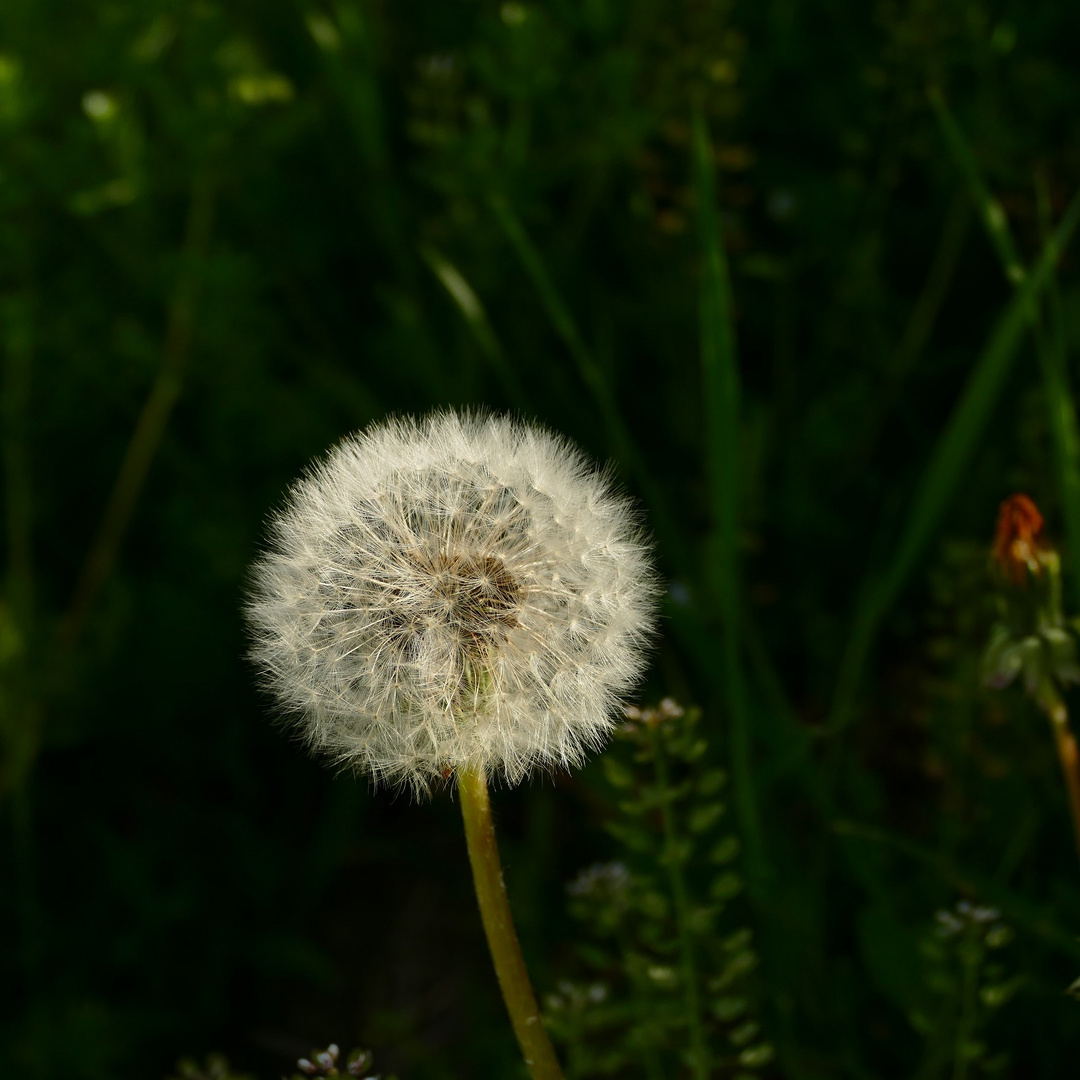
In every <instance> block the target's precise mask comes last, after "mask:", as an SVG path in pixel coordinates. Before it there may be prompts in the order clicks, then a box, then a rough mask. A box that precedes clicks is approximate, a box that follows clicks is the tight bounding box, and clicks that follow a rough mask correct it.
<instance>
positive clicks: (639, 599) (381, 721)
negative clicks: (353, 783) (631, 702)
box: [247, 411, 657, 1077]
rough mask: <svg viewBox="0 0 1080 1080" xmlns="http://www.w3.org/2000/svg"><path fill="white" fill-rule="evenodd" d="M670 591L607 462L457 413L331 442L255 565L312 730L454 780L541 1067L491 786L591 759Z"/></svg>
mask: <svg viewBox="0 0 1080 1080" xmlns="http://www.w3.org/2000/svg"><path fill="white" fill-rule="evenodd" d="M656 596H657V588H656V579H655V575H654V572H653V570H652V567H651V563H650V559H649V550H648V545H647V544H646V542H645V540H644V538H643V536H642V533H641V530H640V528H639V526H638V524H637V522H636V518H635V515H634V513H633V510H632V507H631V504H630V503H629V501H628V500H627V499H625V498H624V497H622V496H620V495H619V494H617V493H616V491H615V490H614V488H613V486H612V484H611V481H610V479H609V477H608V476H607V475H606V474H605V473H604V472H602V471H598V470H597V469H596V468H594V467H593V466H592V465H590V464H589V463H588V462H587V461H586V460H585V459H584V458H583V457H582V455H581V454H580V453H579V452H578V451H577V450H575V449H574V448H573V447H572V446H571V445H570V444H569V443H567V442H566V441H565V440H563V439H561V438H559V437H557V436H555V435H552V434H550V433H549V432H547V431H545V430H543V429H541V428H538V427H534V426H531V425H528V424H523V423H518V422H515V421H513V420H510V419H508V418H505V417H499V416H487V415H474V414H464V415H458V414H456V413H454V412H449V411H447V412H440V413H436V414H434V415H432V416H429V417H427V418H425V419H422V420H419V421H417V420H412V419H404V420H392V421H388V422H386V423H383V424H380V425H378V426H375V427H373V428H371V429H369V430H367V431H365V432H362V433H360V434H357V435H354V436H351V437H350V438H347V439H346V440H344V441H343V442H342V443H340V444H339V445H338V446H337V447H335V448H334V449H333V450H331V451H330V453H329V454H328V456H327V457H326V458H325V459H324V460H323V461H321V462H319V463H317V464H315V465H314V466H313V467H312V468H311V469H310V470H309V472H308V473H307V474H306V475H305V476H304V477H303V478H301V479H300V480H299V481H298V482H297V483H296V484H295V485H294V487H293V488H292V490H291V491H290V493H289V495H288V497H287V499H286V503H285V506H284V508H283V509H282V510H281V511H280V512H279V513H278V514H277V515H276V516H275V517H274V518H273V520H272V523H271V542H270V545H269V549H268V551H267V552H266V553H265V554H264V555H263V556H262V558H261V559H260V560H259V561H258V562H257V564H256V566H255V569H254V573H253V586H252V592H251V598H250V600H249V603H248V606H247V615H248V619H249V622H250V625H251V627H252V631H253V634H254V640H255V644H254V648H253V650H252V655H253V657H254V659H255V661H256V663H257V664H258V666H259V667H260V669H261V670H262V672H263V675H264V678H265V681H266V683H267V685H268V686H269V687H270V689H271V690H272V691H273V693H274V694H275V696H276V697H277V699H278V700H279V702H280V703H281V705H282V706H283V707H284V708H285V710H286V711H287V712H288V713H289V714H291V715H293V716H295V717H297V718H298V722H299V729H300V731H301V733H302V734H303V737H304V738H305V739H306V741H307V742H308V743H309V744H310V745H311V746H312V747H313V748H315V749H316V750H318V751H321V752H323V753H325V754H327V755H329V756H330V757H331V758H332V759H333V760H334V761H335V762H336V763H338V764H341V765H345V766H352V767H354V768H356V769H358V770H360V771H363V772H366V773H368V774H370V775H371V776H372V777H373V778H374V779H375V780H376V781H382V782H385V783H390V784H403V785H406V786H408V787H410V788H411V789H412V790H413V791H414V792H416V793H418V794H420V793H425V792H427V791H429V790H430V788H431V786H432V785H433V784H434V783H437V782H438V781H439V780H440V779H441V778H449V777H450V776H455V777H456V780H457V788H458V792H459V794H460V797H461V802H462V810H463V814H464V816H465V826H466V836H467V839H468V842H469V853H470V859H471V862H472V866H473V874H474V879H475V881H476V885H477V895H478V899H479V901H480V907H481V913H482V915H483V917H484V922H485V928H486V929H487V931H488V940H489V944H490V945H491V948H492V953H493V955H494V957H495V964H496V969H497V971H498V974H499V979H500V983H501V984H502V988H503V993H504V997H505V998H506V999H507V1005H508V1008H509V1009H510V1013H511V1018H512V1019H513V1021H514V1026H515V1030H516V1031H517V1033H518V1038H519V1042H521V1043H522V1048H523V1051H525V1057H526V1060H527V1061H530V1055H532V1057H531V1060H532V1062H533V1066H534V1076H538V1077H539V1076H558V1075H559V1072H558V1065H557V1063H556V1062H555V1059H554V1054H553V1052H552V1051H551V1049H550V1043H548V1042H547V1037H546V1035H544V1034H543V1031H542V1026H541V1025H540V1024H539V1023H538V1019H539V1014H538V1010H537V1008H536V1004H535V999H534V998H533V997H532V990H531V987H530V986H529V984H528V978H527V976H526V974H525V971H524V966H523V963H522V962H521V957H520V950H519V949H518V947H517V939H516V936H515V935H514V931H513V925H512V923H511V922H510V919H509V910H508V908H507V906H506V898H505V892H504V891H503V888H502V882H501V874H500V873H499V871H498V854H497V850H496V848H495V842H494V832H493V830H492V826H491V818H490V809H489V806H488V796H487V783H486V781H487V777H488V776H492V775H494V776H501V777H502V778H503V779H504V780H505V781H506V782H507V783H511V784H513V783H517V782H518V781H520V780H521V779H523V778H524V777H525V776H526V775H527V774H529V773H530V772H531V771H532V770H534V769H536V768H539V767H552V766H561V767H568V766H571V765H575V764H577V763H579V762H580V761H581V760H582V759H583V757H584V756H585V754H586V753H587V752H588V751H589V750H594V749H597V748H599V747H600V746H601V745H602V744H603V743H604V742H605V740H606V738H607V736H608V735H609V733H610V732H611V731H612V729H613V728H614V726H615V724H616V722H617V720H618V718H619V710H620V707H621V706H622V704H623V703H624V701H625V698H626V695H627V693H628V692H629V690H630V689H631V688H632V687H633V685H634V684H635V682H636V680H637V679H638V677H639V675H640V673H641V670H642V666H643V661H644V652H645V647H646V645H647V643H648V639H649V637H650V634H651V631H652V627H653V618H654V610H655V604H656ZM538 1032H539V1034H540V1037H541V1039H542V1040H543V1043H544V1044H545V1045H546V1049H545V1047H544V1046H540V1045H537V1044H536V1042H535V1036H536V1034H537V1033H538ZM526 1036H527V1037H529V1038H532V1039H533V1040H534V1041H533V1042H532V1043H529V1045H528V1046H527V1045H526V1040H525V1037H526ZM538 1061H539V1062H540V1064H539V1065H538V1066H537V1065H536V1062H538ZM545 1070H547V1071H545ZM552 1070H553V1071H552Z"/></svg>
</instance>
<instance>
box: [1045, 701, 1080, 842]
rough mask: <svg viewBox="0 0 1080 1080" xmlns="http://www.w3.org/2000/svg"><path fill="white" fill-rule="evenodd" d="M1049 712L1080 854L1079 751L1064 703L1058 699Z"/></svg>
mask: <svg viewBox="0 0 1080 1080" xmlns="http://www.w3.org/2000/svg"><path fill="white" fill-rule="evenodd" d="M1049 712H1050V726H1051V728H1052V729H1053V731H1054V744H1055V745H1056V746H1057V753H1058V760H1059V761H1060V762H1061V771H1062V773H1063V774H1064V776H1065V787H1066V788H1067V789H1068V792H1069V808H1070V809H1071V810H1072V820H1073V835H1074V837H1075V840H1076V851H1077V854H1078V855H1080V753H1078V752H1077V747H1076V738H1075V736H1074V735H1073V733H1072V731H1071V730H1070V728H1069V711H1068V709H1067V708H1066V707H1065V703H1064V702H1063V701H1061V700H1058V701H1057V702H1056V703H1055V704H1054V705H1053V707H1052V708H1051V709H1050V710H1049Z"/></svg>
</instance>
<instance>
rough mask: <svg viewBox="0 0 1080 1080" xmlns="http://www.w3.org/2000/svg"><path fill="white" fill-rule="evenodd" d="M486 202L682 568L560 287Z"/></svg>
mask: <svg viewBox="0 0 1080 1080" xmlns="http://www.w3.org/2000/svg"><path fill="white" fill-rule="evenodd" d="M488 201H489V204H490V206H491V210H492V212H493V214H494V215H495V219H496V220H497V221H498V223H499V225H500V226H501V227H502V230H503V232H504V234H505V235H506V238H507V240H509V241H510V245H511V247H513V249H514V252H515V254H516V255H517V257H518V258H519V259H520V260H521V265H522V266H523V267H524V268H525V272H526V273H527V274H528V276H529V279H530V280H531V281H532V283H533V288H535V289H536V293H537V295H538V296H539V298H540V302H541V304H542V305H543V307H544V309H545V311H546V312H547V315H548V318H549V319H550V320H551V323H552V325H553V326H554V327H555V331H556V333H558V335H559V337H560V338H562V340H563V343H564V344H565V345H566V348H567V350H568V351H569V353H570V355H571V356H572V357H573V358H574V361H575V363H576V364H577V369H578V374H579V376H580V378H581V381H582V382H583V383H584V384H585V386H586V387H587V388H588V390H589V392H590V393H591V394H592V397H593V400H594V401H595V402H596V405H597V408H598V409H599V410H600V416H601V418H602V419H603V423H604V429H605V431H606V433H607V437H608V441H609V442H610V443H611V446H612V448H613V450H614V451H615V453H616V454H617V455H618V456H619V457H620V458H621V459H622V460H623V461H625V462H626V463H627V464H628V465H629V467H630V469H631V471H632V472H633V473H634V477H635V479H636V480H637V483H638V485H639V487H640V488H641V491H642V494H643V495H644V496H645V499H646V501H647V502H648V503H649V508H650V510H651V511H652V513H651V515H650V516H651V521H652V523H653V526H654V528H655V530H656V533H657V538H658V539H659V541H660V543H661V545H662V546H663V547H664V548H665V550H666V551H667V554H668V555H669V557H670V558H671V560H672V562H673V563H675V564H676V565H677V566H678V567H679V568H680V570H681V571H685V570H686V568H687V566H688V560H687V555H686V545H685V543H684V542H683V539H682V534H681V533H680V531H679V530H678V529H677V528H676V527H675V524H674V522H673V520H672V518H671V514H670V512H669V511H668V509H667V501H666V499H665V498H664V497H663V495H662V493H661V490H660V487H659V485H658V484H657V482H656V480H655V479H654V478H653V476H652V474H651V472H650V471H649V469H648V468H647V467H646V466H645V463H644V462H643V461H642V459H641V455H640V454H639V453H638V450H637V446H636V445H635V443H634V440H633V439H632V438H631V436H630V432H629V430H628V429H627V426H626V423H625V422H624V421H623V418H622V416H621V414H620V413H619V410H618V408H617V407H616V404H615V400H614V398H613V396H612V393H611V389H610V387H609V386H608V384H607V381H606V380H605V379H604V376H603V373H602V372H601V370H600V368H599V366H598V365H597V363H596V361H595V359H594V358H593V355H592V353H591V351H590V350H589V348H588V347H587V346H586V344H585V342H584V339H583V338H582V336H581V334H580V332H579V331H578V328H577V323H576V322H575V321H574V317H573V316H572V315H571V314H570V309H569V308H568V307H567V306H566V304H565V303H564V301H563V299H562V296H560V294H559V290H558V289H557V288H556V287H555V283H554V282H553V281H552V280H551V275H550V274H549V273H548V271H547V267H545V266H544V262H543V260H542V259H541V257H540V253H539V251H537V249H536V246H535V245H534V244H533V242H532V240H531V239H530V238H529V234H528V233H527V232H526V231H525V227H524V226H523V225H522V224H521V222H520V220H519V219H518V217H517V215H516V214H515V213H514V211H513V209H511V207H510V205H509V204H508V203H507V201H506V200H505V199H504V198H503V197H502V196H501V195H492V196H490V197H489V200H488Z"/></svg>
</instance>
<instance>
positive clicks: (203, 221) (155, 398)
mask: <svg viewBox="0 0 1080 1080" xmlns="http://www.w3.org/2000/svg"><path fill="white" fill-rule="evenodd" d="M214 202H215V196H214V186H213V183H212V181H211V180H210V178H209V177H208V176H206V175H200V176H197V177H196V178H195V179H194V180H193V181H192V185H191V197H190V201H189V206H188V217H187V224H186V228H185V236H184V244H183V253H184V256H185V261H184V269H182V270H181V272H180V277H179V280H178V281H177V283H176V287H175V289H174V291H173V295H172V298H171V300H170V303H169V318H168V325H167V328H166V331H165V342H164V345H163V346H162V355H161V364H160V366H159V367H158V371H157V376H156V377H155V379H154V383H153V385H152V386H151V388H150V392H149V393H148V394H147V396H146V401H145V402H144V404H143V408H142V412H141V413H140V414H139V417H138V420H137V421H136V423H135V428H134V430H133V431H132V433H131V438H130V440H129V441H128V445H127V450H126V451H125V453H124V458H123V461H122V462H121V464H120V470H119V472H118V473H117V476H116V481H115V483H114V484H113V489H112V492H111V494H110V495H109V500H108V502H107V504H106V506H105V512H104V514H103V515H102V519H101V524H100V525H99V526H98V530H97V533H96V535H95V536H94V539H93V542H92V543H91V545H90V550H89V551H88V553H87V555H86V559H85V561H84V562H83V565H82V569H81V571H80V574H79V580H78V582H77V584H76V586H75V590H74V592H73V594H72V597H71V600H70V602H69V604H68V609H67V611H66V612H65V614H64V616H63V618H62V620H61V622H60V629H59V633H60V637H61V639H62V640H63V641H64V642H65V643H67V644H69V645H70V644H71V643H72V642H74V641H75V640H76V639H77V638H78V636H79V634H80V633H81V632H82V629H83V627H84V626H85V625H86V620H87V617H88V616H89V613H90V609H91V608H92V606H93V604H94V602H95V601H96V599H97V596H98V593H99V592H100V590H101V587H102V585H103V584H104V583H105V580H106V579H107V578H108V575H109V573H110V571H111V570H112V566H113V563H114V561H115V559H116V554H117V552H118V550H119V548H120V543H121V541H122V540H123V537H124V534H125V533H126V532H127V527H128V525H129V524H130V522H131V518H132V515H133V514H134V512H135V506H136V503H137V502H138V500H139V496H140V495H141V493H142V489H143V484H144V483H145V481H146V477H147V475H148V474H149V472H150V466H151V465H152V464H153V460H154V458H155V457H156V455H157V452H158V449H159V448H160V446H161V441H162V439H163V438H164V436H165V429H166V427H167V426H168V422H169V418H170V417H171V416H172V411H173V408H174V406H175V405H176V402H177V401H178V400H179V397H180V392H181V389H182V388H183V379H184V373H185V369H186V368H187V364H188V357H189V354H190V352H191V335H192V331H193V323H194V306H195V297H196V293H197V291H198V284H199V282H198V278H197V273H196V270H195V267H196V266H197V265H198V264H197V260H198V259H199V258H200V257H201V256H202V255H204V254H205V252H206V249H207V247H208V246H209V243H210V233H211V229H212V224H213V218H214Z"/></svg>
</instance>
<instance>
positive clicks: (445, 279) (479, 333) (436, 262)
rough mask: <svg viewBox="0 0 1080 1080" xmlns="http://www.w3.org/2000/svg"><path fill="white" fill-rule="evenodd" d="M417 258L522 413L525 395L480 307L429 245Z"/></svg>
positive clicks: (465, 284)
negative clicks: (435, 279)
mask: <svg viewBox="0 0 1080 1080" xmlns="http://www.w3.org/2000/svg"><path fill="white" fill-rule="evenodd" d="M420 255H421V256H422V258H423V260H424V262H426V263H427V265H428V267H429V268H430V270H431V272H432V273H433V274H434V275H435V276H436V277H437V278H438V279H439V282H440V284H441V285H442V286H443V288H444V289H446V291H447V292H448V293H449V294H450V299H451V300H453V301H454V304H455V306H456V307H457V309H458V311H460V312H461V315H462V317H463V318H464V319H465V325H466V326H467V327H468V328H469V330H470V332H471V333H472V335H473V338H474V339H475V340H476V344H477V346H478V347H479V349H480V352H481V353H482V354H483V356H484V359H485V360H487V362H488V365H489V366H490V368H491V370H492V371H493V372H494V374H495V377H496V378H497V379H498V380H499V381H500V382H501V383H502V385H503V389H504V390H505V391H506V394H507V396H508V397H509V398H510V400H511V401H513V402H514V404H515V405H516V406H517V407H518V408H519V409H524V408H525V404H526V397H525V391H524V390H523V389H522V387H521V383H520V382H519V381H518V378H517V376H516V375H515V374H514V369H513V368H512V367H511V366H510V365H509V364H508V363H507V362H506V354H505V353H504V352H503V350H502V346H501V345H500V344H499V339H498V337H496V335H495V331H494V330H493V329H492V328H491V323H490V321H489V320H488V317H487V312H486V311H485V310H484V305H483V304H482V303H481V302H480V298H479V297H478V296H477V295H476V292H475V291H474V290H473V287H472V286H471V285H470V284H469V283H468V281H466V280H465V277H464V275H463V274H462V273H461V271H460V270H458V268H457V267H456V266H455V265H454V264H453V263H452V262H450V260H449V259H447V258H446V257H445V256H444V255H443V254H442V253H441V252H440V251H438V250H437V249H436V248H434V247H432V246H431V245H430V244H425V245H424V246H423V247H421V248H420Z"/></svg>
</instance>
